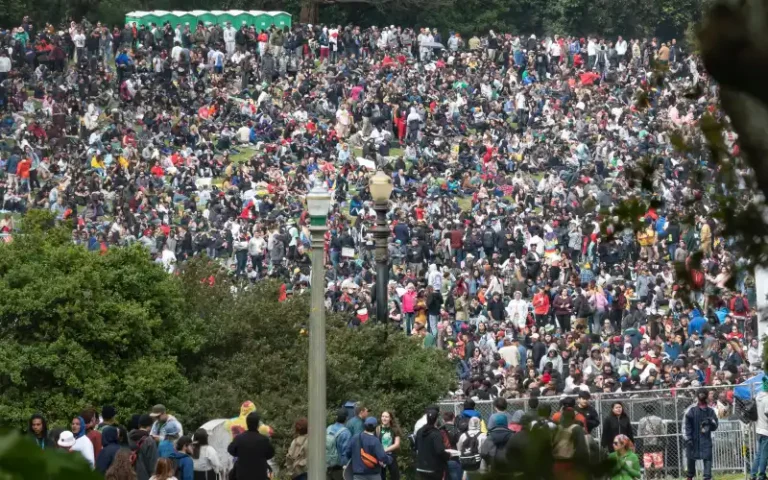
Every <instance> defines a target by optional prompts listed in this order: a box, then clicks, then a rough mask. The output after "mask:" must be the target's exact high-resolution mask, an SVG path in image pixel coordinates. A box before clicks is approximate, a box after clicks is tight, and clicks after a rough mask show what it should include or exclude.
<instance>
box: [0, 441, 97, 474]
mask: <svg viewBox="0 0 768 480" xmlns="http://www.w3.org/2000/svg"><path fill="white" fill-rule="evenodd" d="M41 478H44V479H48V480H98V479H99V478H101V475H99V474H97V473H95V472H94V471H93V470H91V468H90V466H89V465H88V463H87V462H86V461H85V459H84V458H83V457H82V456H80V455H73V454H70V453H67V452H65V451H63V450H56V449H48V450H41V449H40V448H38V446H37V445H35V444H34V442H32V441H30V440H29V439H28V438H24V437H22V436H21V435H19V434H18V433H9V434H6V435H3V436H0V479H2V480H39V479H41Z"/></svg>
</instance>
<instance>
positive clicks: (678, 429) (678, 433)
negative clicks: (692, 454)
mask: <svg viewBox="0 0 768 480" xmlns="http://www.w3.org/2000/svg"><path fill="white" fill-rule="evenodd" d="M673 398H674V397H673ZM673 403H674V404H675V419H674V420H675V438H676V439H677V477H678V478H682V477H683V455H684V452H683V445H682V442H681V441H680V440H681V437H682V433H683V419H682V418H680V409H679V408H678V403H679V399H678V398H674V402H673ZM686 475H687V473H686Z"/></svg>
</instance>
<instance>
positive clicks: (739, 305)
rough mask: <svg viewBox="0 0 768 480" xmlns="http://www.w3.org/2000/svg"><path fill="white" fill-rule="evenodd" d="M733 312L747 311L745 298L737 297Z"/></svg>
mask: <svg viewBox="0 0 768 480" xmlns="http://www.w3.org/2000/svg"><path fill="white" fill-rule="evenodd" d="M733 311H734V312H736V313H744V312H746V311H747V306H746V304H745V303H744V297H742V296H738V297H736V300H734V301H733Z"/></svg>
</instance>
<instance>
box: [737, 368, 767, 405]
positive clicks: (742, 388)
mask: <svg viewBox="0 0 768 480" xmlns="http://www.w3.org/2000/svg"><path fill="white" fill-rule="evenodd" d="M764 376H765V374H764V373H763V372H760V373H758V374H757V375H755V376H754V377H752V378H750V379H749V380H746V381H745V382H743V383H741V384H740V385H738V386H737V387H736V388H734V389H733V396H735V397H736V398H739V399H741V400H749V399H751V398H752V393H753V392H759V391H760V386H759V385H755V384H756V383H761V382H762V381H763V377H764Z"/></svg>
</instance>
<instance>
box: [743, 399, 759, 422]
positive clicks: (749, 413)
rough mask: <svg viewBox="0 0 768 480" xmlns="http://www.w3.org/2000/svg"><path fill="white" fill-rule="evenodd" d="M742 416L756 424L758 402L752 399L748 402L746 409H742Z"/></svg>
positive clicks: (745, 405)
mask: <svg viewBox="0 0 768 480" xmlns="http://www.w3.org/2000/svg"><path fill="white" fill-rule="evenodd" d="M742 412H743V413H742V415H743V416H744V418H745V419H746V420H748V421H750V422H756V421H757V400H756V399H752V400H749V401H747V402H746V403H745V404H744V408H743V409H742Z"/></svg>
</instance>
